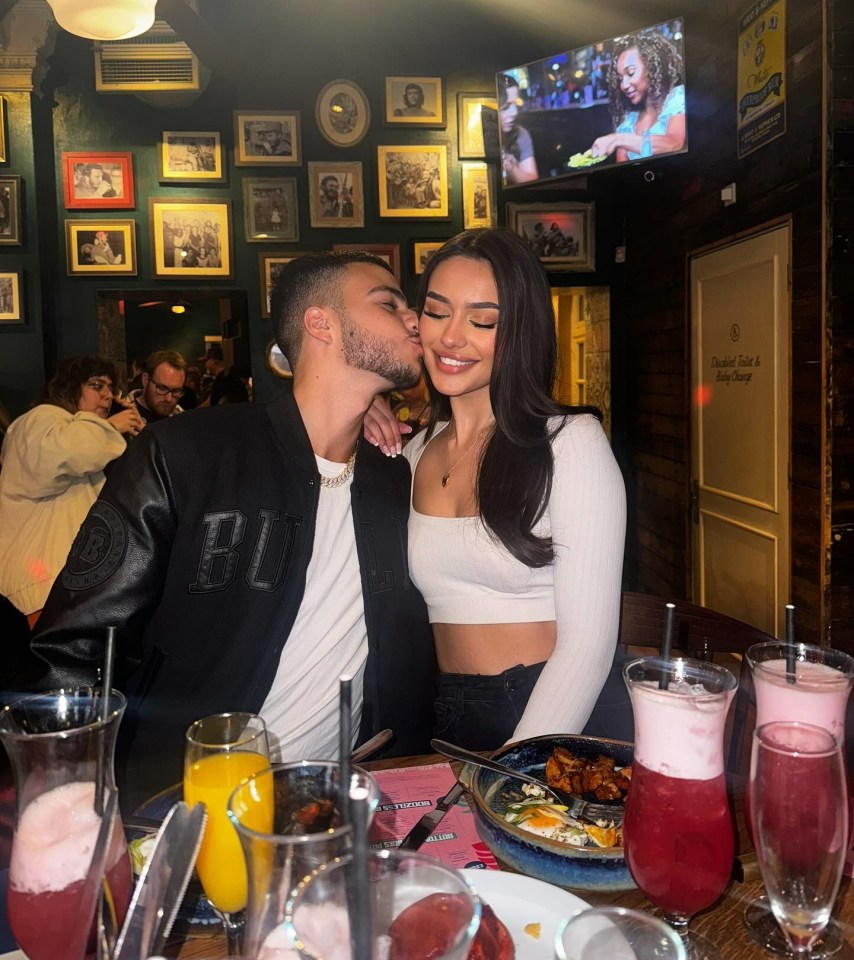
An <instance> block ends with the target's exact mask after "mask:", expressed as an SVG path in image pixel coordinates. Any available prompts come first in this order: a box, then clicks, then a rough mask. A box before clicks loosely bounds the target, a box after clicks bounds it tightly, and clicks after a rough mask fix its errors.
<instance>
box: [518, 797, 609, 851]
mask: <svg viewBox="0 0 854 960" xmlns="http://www.w3.org/2000/svg"><path fill="white" fill-rule="evenodd" d="M522 792H523V793H524V794H525V798H524V799H520V800H519V801H517V802H515V803H514V802H511V803H508V805H507V812H506V813H505V815H504V819H505V820H506V821H507V822H508V823H513V824H515V825H516V826H519V827H521V828H522V829H523V830H528V831H529V832H531V833H536V834H538V835H539V836H541V837H548V838H549V839H551V840H559V841H560V842H561V843H569V844H572V846H574V847H592V846H596V847H621V846H622V845H623V830H622V827H618V826H617V825H616V824H615V823H614V821H613V820H611V821H609V820H607V819H604V818H603V819H601V820H598V821H597V822H596V823H587V822H585V821H583V820H578V819H577V818H576V817H573V816H572V815H571V814H570V813H569V812H568V809H567V807H565V806H564V805H562V804H559V803H555V802H554V800H553V799H552V798H551V797H546V795H545V791H544V790H543V789H541V788H540V787H537V786H535V785H533V784H528V783H526V784H524V786H523V787H522Z"/></svg>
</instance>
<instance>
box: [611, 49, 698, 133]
mask: <svg viewBox="0 0 854 960" xmlns="http://www.w3.org/2000/svg"><path fill="white" fill-rule="evenodd" d="M632 48H634V49H636V50H637V52H638V55H639V56H640V58H641V60H642V61H643V65H644V67H646V73H647V77H648V78H649V79H648V83H649V92H648V93H647V98H648V99H649V102H650V103H651V104H652V106H653V107H654V108H655V110H656V111H657V112H659V113H660V112H661V108H662V107H663V106H664V101H665V100H666V99H667V97H668V94H669V93H670V91H671V90H672V89H673V88H674V87H676V86H678V85H679V84H680V83H684V82H685V66H684V64H683V62H682V56H681V55H680V53H679V51H678V50H677V49H676V47H675V46H674V45H673V44H672V43H671V42H670V41H669V40H668V39H667V37H665V36H662V35H661V34H660V33H659V32H658V31H657V30H644V31H643V32H642V33H630V34H628V35H627V36H625V37H617V39H616V40H615V41H614V46H613V48H612V50H611V69H610V70H609V72H608V99H609V100H610V102H611V119H612V121H613V123H614V129H615V130H616V129H617V127H618V126H619V125H620V124H621V123H622V121H623V118H624V117H625V115H626V113H627V112H628V111H629V110H634V109H635V108H634V106H632V103H631V101H630V100H629V98H628V97H627V96H626V95H625V94H624V93H623V91H622V89H621V87H620V76H619V74H618V73H617V58H618V57H619V56H620V54H623V53H625V52H626V50H631V49H632Z"/></svg>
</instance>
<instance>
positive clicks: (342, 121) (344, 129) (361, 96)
mask: <svg viewBox="0 0 854 960" xmlns="http://www.w3.org/2000/svg"><path fill="white" fill-rule="evenodd" d="M314 113H315V117H316V119H317V126H318V129H319V130H320V132H321V133H322V134H323V136H324V137H326V139H327V140H328V141H329V142H330V143H331V144H332V145H333V146H335V147H352V146H355V145H356V144H357V143H358V142H359V141H360V140H361V139H362V137H364V135H365V134H366V133H367V132H368V127H369V126H370V124H371V107H370V104H369V103H368V98H367V97H366V96H365V91H364V90H362V88H361V87H360V86H358V84H355V83H353V81H352V80H332V81H330V82H329V83H327V84H326V86H325V87H324V88H323V89H322V90H321V91H320V93H319V94H318V95H317V102H316V103H315V107H314Z"/></svg>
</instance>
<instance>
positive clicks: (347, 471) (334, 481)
mask: <svg viewBox="0 0 854 960" xmlns="http://www.w3.org/2000/svg"><path fill="white" fill-rule="evenodd" d="M355 465H356V451H355V450H354V451H353V452H352V453H351V454H350V456H349V458H348V459H347V466H345V467H344V469H343V470H342V471H341V473H339V474H338V475H337V476H334V477H324V476H323V474H322V473H321V475H320V485H321V487H326V489H327V490H329V489H333V488H334V487H340V486H341V484H342V483H346V482H347V481H348V480H349V479H350V477H352V476H353V467H354V466H355Z"/></svg>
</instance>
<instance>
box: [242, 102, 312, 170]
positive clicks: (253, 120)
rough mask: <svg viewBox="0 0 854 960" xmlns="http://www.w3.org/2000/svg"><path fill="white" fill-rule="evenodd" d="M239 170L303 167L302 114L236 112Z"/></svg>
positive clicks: (293, 112) (268, 111) (259, 111)
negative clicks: (245, 168)
mask: <svg viewBox="0 0 854 960" xmlns="http://www.w3.org/2000/svg"><path fill="white" fill-rule="evenodd" d="M234 164H235V166H237V167H266V166H291V167H301V166H302V141H301V136H300V114H299V111H298V110H257V111H255V110H235V111H234Z"/></svg>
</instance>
